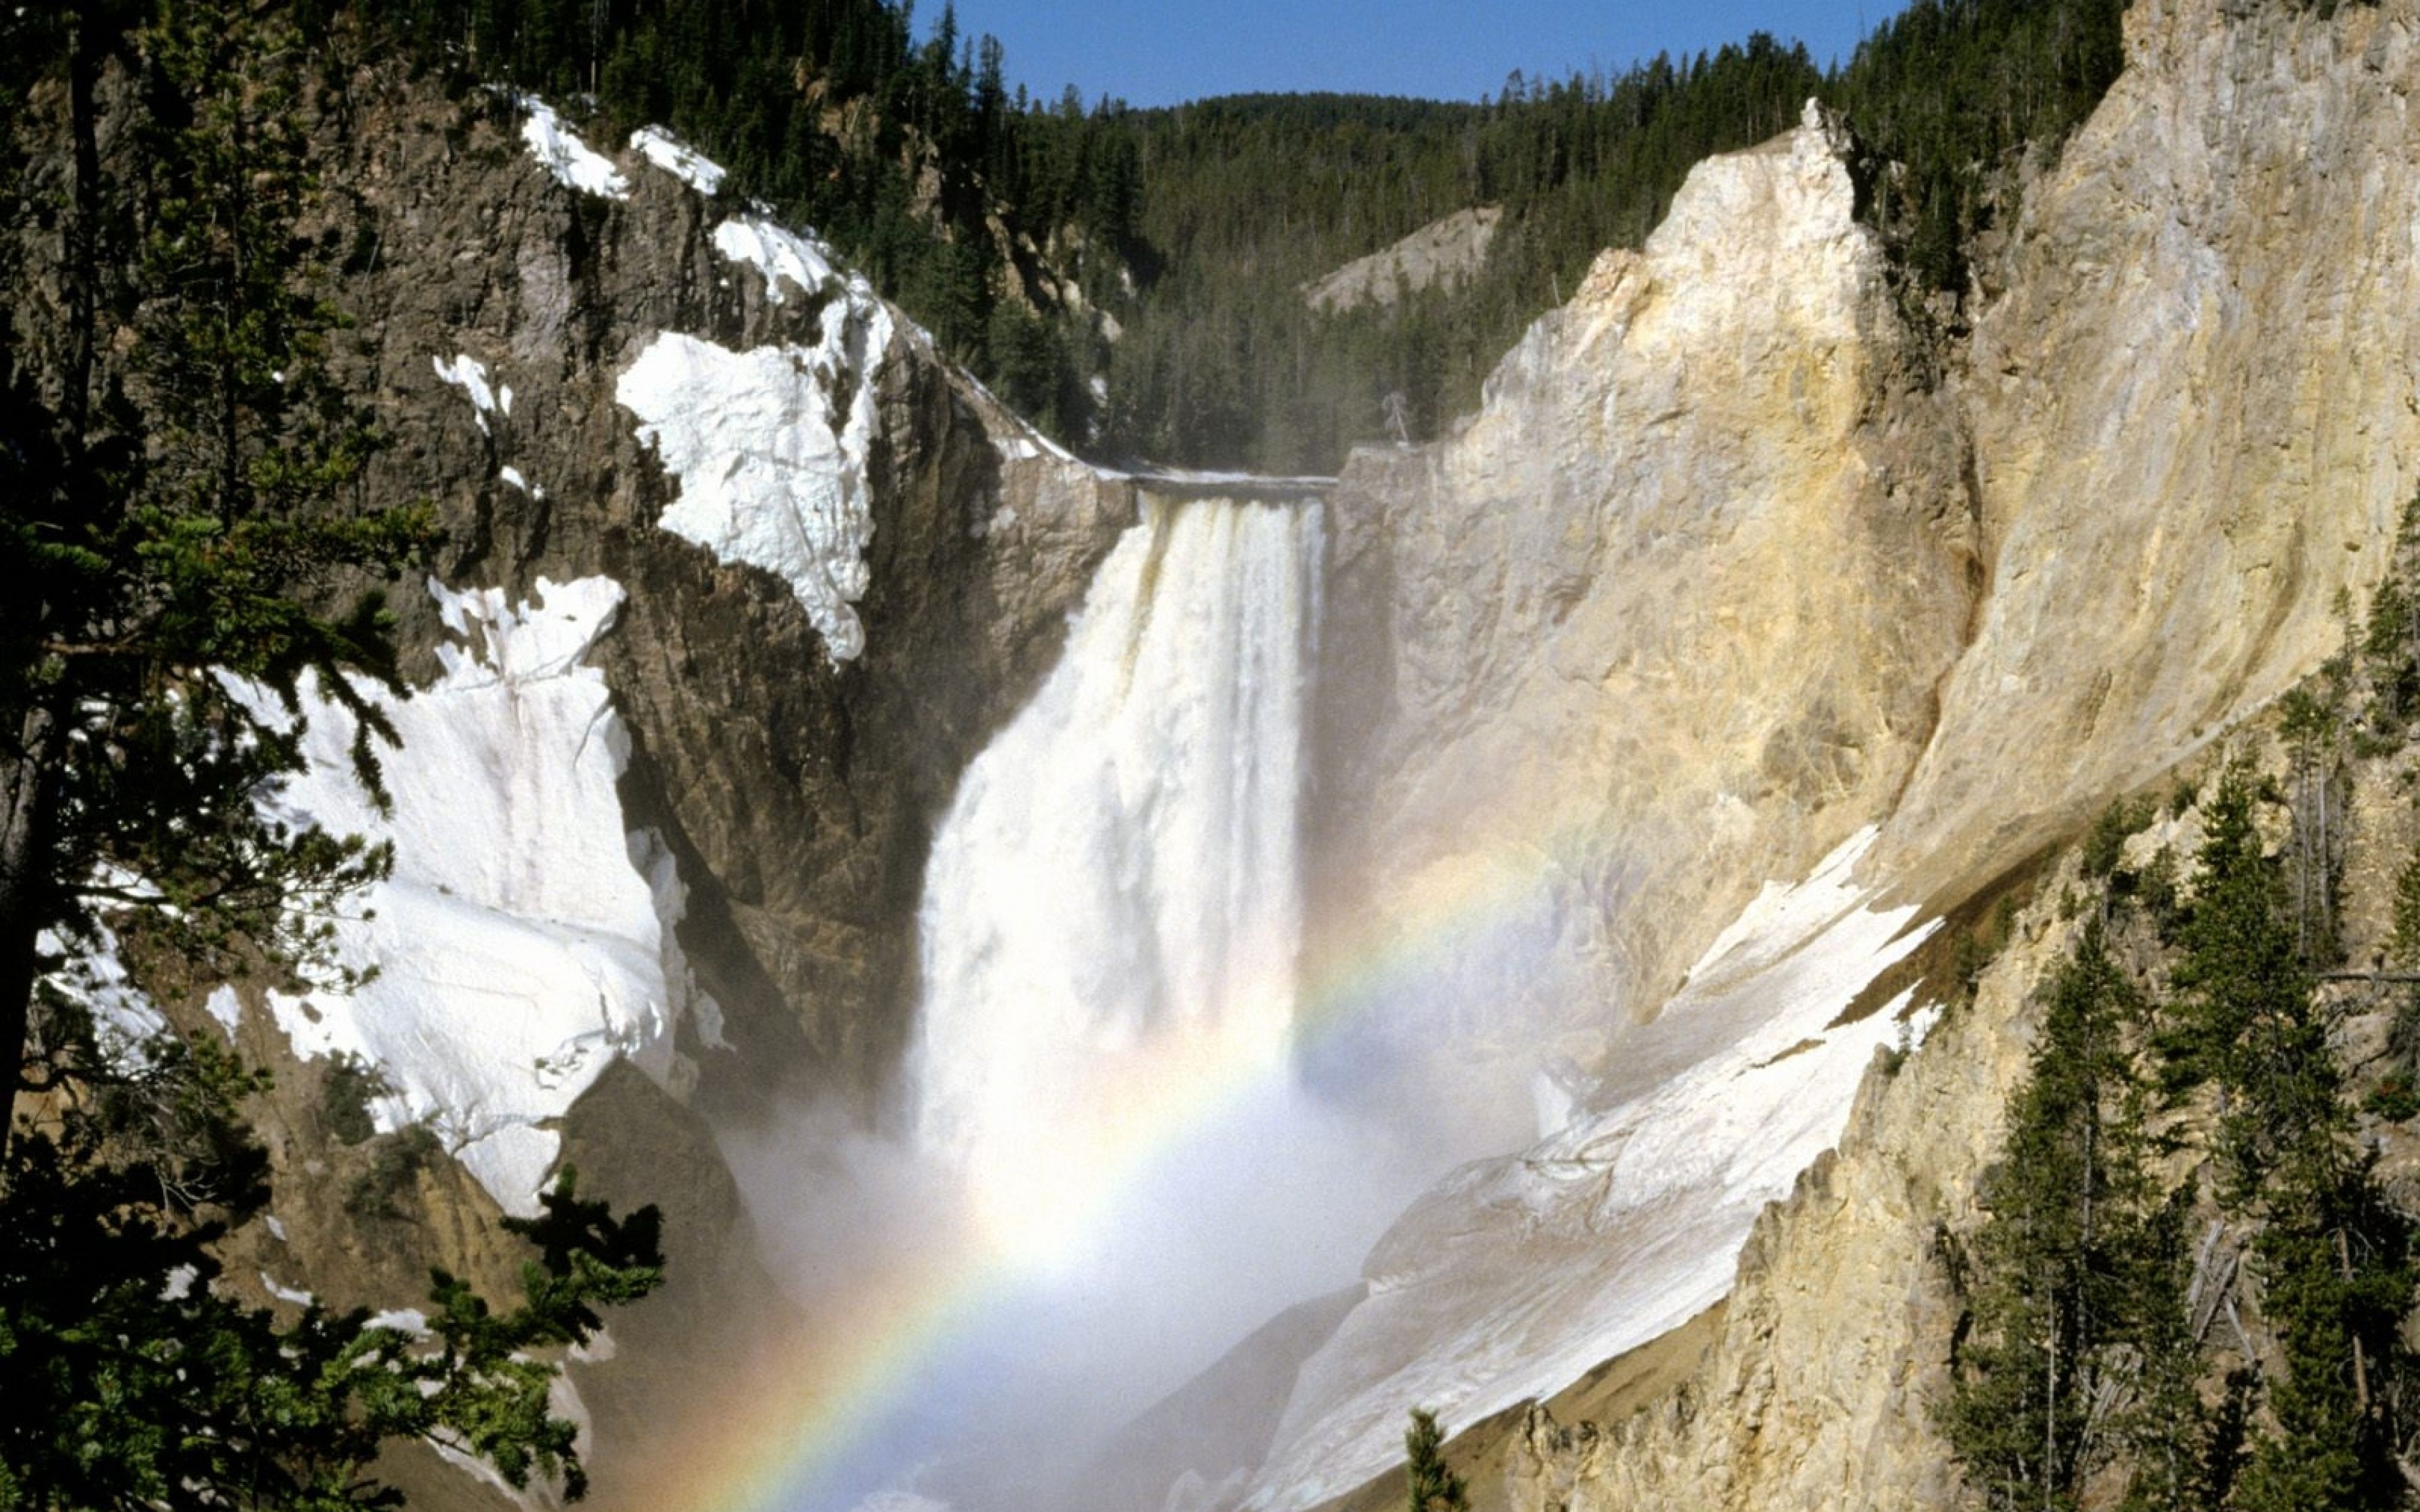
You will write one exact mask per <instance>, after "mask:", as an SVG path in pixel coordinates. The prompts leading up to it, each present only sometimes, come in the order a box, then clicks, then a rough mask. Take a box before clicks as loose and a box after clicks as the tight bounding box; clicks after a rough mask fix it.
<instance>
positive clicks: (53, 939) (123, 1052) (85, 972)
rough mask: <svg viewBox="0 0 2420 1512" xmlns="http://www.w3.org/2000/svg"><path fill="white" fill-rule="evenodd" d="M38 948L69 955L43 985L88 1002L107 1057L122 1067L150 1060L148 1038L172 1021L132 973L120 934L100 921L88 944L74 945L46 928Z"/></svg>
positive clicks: (164, 1030) (96, 1036) (103, 1055)
mask: <svg viewBox="0 0 2420 1512" xmlns="http://www.w3.org/2000/svg"><path fill="white" fill-rule="evenodd" d="M34 949H36V950H37V951H38V952H39V953H40V954H42V955H44V956H57V957H64V958H65V959H64V960H62V962H61V964H60V965H59V967H58V969H56V970H55V971H53V972H52V973H51V974H50V975H48V976H46V977H44V978H43V979H42V983H43V985H44V986H46V987H48V988H50V989H51V990H52V991H54V992H57V993H59V994H61V995H65V996H66V997H68V998H70V1000H72V1001H74V1002H78V1003H81V1004H83V1005H84V1008H85V1011H87V1012H89V1013H90V1014H91V1015H92V1030H93V1038H94V1041H95V1044H94V1048H95V1049H97V1050H99V1051H100V1052H101V1058H102V1059H103V1060H105V1061H107V1062H108V1063H109V1064H110V1065H113V1066H116V1067H118V1068H119V1069H121V1070H125V1071H134V1070H139V1069H141V1068H142V1067H143V1066H144V1065H145V1064H146V1062H147V1057H146V1056H145V1054H144V1043H145V1041H148V1040H151V1039H153V1038H155V1037H157V1036H159V1035H163V1034H165V1033H167V1032H168V1021H167V1020H166V1019H165V1018H163V1017H162V1016H161V1013H160V1010H159V1009H158V1008H156V1007H154V1006H153V1005H152V1002H151V998H150V996H149V995H147V993H145V992H144V991H143V990H142V989H141V988H139V987H137V986H135V985H134V980H133V979H132V977H130V976H129V975H127V971H126V963H125V961H124V959H123V958H121V957H120V955H119V954H118V944H117V934H116V932H115V931H113V930H111V929H110V928H109V927H108V926H107V925H105V924H95V925H94V926H93V937H92V939H91V941H90V942H89V944H88V946H87V947H86V948H85V949H70V948H69V947H68V946H67V944H66V943H65V942H64V941H62V940H61V939H60V938H59V936H58V935H57V934H56V933H53V932H51V931H49V930H44V931H43V932H42V933H40V934H39V936H37V937H36V939H35V941H34Z"/></svg>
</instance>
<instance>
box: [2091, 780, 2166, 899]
mask: <svg viewBox="0 0 2420 1512" xmlns="http://www.w3.org/2000/svg"><path fill="white" fill-rule="evenodd" d="M2151 816H2152V808H2151V802H2150V800H2149V799H2148V798H2137V799H2134V800H2133V801H2132V802H2129V801H2127V800H2126V799H2123V798H2119V799H2118V800H2117V801H2115V802H2113V803H2111V804H2110V805H2109V807H2108V808H2106V809H2104V810H2102V813H2101V817H2100V818H2099V819H2097V820H2095V821H2093V825H2092V828H2091V830H2090V831H2089V832H2088V833H2087V834H2086V836H2085V838H2084V857H2083V865H2084V874H2085V875H2086V876H2087V877H2090V878H2092V879H2094V880H2095V881H2102V880H2106V879H2107V878H2109V877H2110V876H2111V875H2112V874H2114V873H2115V872H2117V870H2118V861H2119V860H2120V859H2122V858H2123V857H2124V856H2125V853H2126V841H2128V840H2130V839H2132V838H2133V836H2134V834H2135V833H2136V832H2137V831H2139V830H2141V829H2142V827H2143V826H2144V825H2148V824H2149V823H2150V822H2151Z"/></svg>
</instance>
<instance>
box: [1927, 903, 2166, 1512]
mask: <svg viewBox="0 0 2420 1512" xmlns="http://www.w3.org/2000/svg"><path fill="white" fill-rule="evenodd" d="M2142 1007H2143V1005H2142V1001H2141V997H2140V995H2138V994H2137V993H2136V992H2135V990H2134V988H2133V983H2132V982H2131V981H2129V980H2127V978H2126V976H2125V974H2124V973H2123V972H2122V971H2120V970H2119V969H2118V966H2117V964H2116V963H2115V962H2114V961H2112V960H2111V958H2110V956H2109V953H2108V949H2107V946H2106V942H2105V939H2104V936H2103V930H2102V925H2101V924H2100V923H2099V922H2098V921H2095V922H2094V923H2093V924H2091V925H2089V926H2088V927H2087V928H2086V932H2085V935H2084V939H2083V941H2082V942H2081V944H2080V945H2079V946H2078V948H2077V949H2076V952H2075V955H2074V956H2073V957H2072V958H2071V960H2070V961H2068V962H2067V963H2066V964H2063V965H2062V966H2061V967H2060V968H2059V970H2058V972H2057V975H2056V976H2055V977H2054V978H2053V980H2052V982H2051V985H2050V988H2049V991H2048V993H2047V995H2046V1000H2045V1002H2044V1006H2043V1013H2042V1025H2041V1030H2040V1039H2039V1040H2038V1041H2036V1043H2035V1046H2034V1051H2033V1055H2032V1057H2031V1058H2030V1061H2029V1064H2028V1071H2027V1075H2026V1079H2025V1081H2024V1084H2023V1085H2022V1086H2021V1087H2020V1088H2018V1090H2017V1091H2016V1093H2015V1094H2014V1095H2013V1097H2012V1098H2011V1100H2010V1103H2009V1142H2008V1147H2007V1150H2006V1153H2005V1154H2004V1156H2003V1158H2002V1163H2001V1165H2000V1166H1999V1168H1998V1171H1999V1174H1998V1177H1997V1180H1996V1182H1995V1184H1994V1186H1993V1190H1992V1192H1991V1196H1990V1200H1991V1207H1992V1216H1991V1220H1990V1222H1989V1223H1987V1224H1986V1225H1985V1226H1984V1227H1983V1228H1982V1230H1981V1231H1980V1232H1979V1233H1978V1235H1977V1236H1976V1239H1975V1242H1974V1245H1973V1249H1972V1254H1971V1257H1970V1260H1969V1264H1968V1270H1967V1281H1966V1295H1967V1310H1968V1316H1969V1319H1970V1321H1969V1325H1968V1332H1967V1334H1966V1338H1965V1342H1964V1344H1963V1345H1962V1348H1961V1350H1960V1351H1959V1357H1958V1360H1957V1375H1956V1380H1955V1384H1954V1385H1953V1387H1952V1390H1951V1393H1950V1396H1949V1397H1948V1398H1947V1401H1946V1403H1945V1404H1944V1406H1943V1408H1942V1411H1941V1413H1940V1422H1941V1427H1942V1429H1943V1432H1944V1434H1945V1436H1946V1437H1947V1440H1948V1442H1949V1445H1950V1450H1951V1452H1952V1453H1953V1454H1954V1455H1955V1456H1956V1457H1957V1458H1958V1459H1959V1461H1960V1463H1961V1464H1962V1466H1963V1467H1964V1470H1965V1476H1966V1483H1967V1485H1968V1486H1969V1487H1970V1488H1971V1489H1974V1490H1976V1491H1977V1492H1978V1493H1979V1494H1980V1495H1981V1496H1982V1498H1983V1500H1984V1502H1985V1504H1987V1505H1992V1506H2004V1505H2006V1506H2015V1505H2024V1506H2040V1507H2063V1506H2072V1505H2074V1504H2075V1498H2076V1496H2077V1494H2078V1492H2079V1491H2080V1490H2081V1489H2082V1487H2083V1485H2084V1481H2085V1478H2086V1476H2087V1475H2088V1474H2090V1473H2092V1472H2093V1471H2094V1470H2095V1469H2097V1468H2098V1467H2099V1466H2100V1465H2101V1464H2102V1463H2103V1462H2104V1461H2105V1460H2106V1459H2107V1458H2108V1457H2109V1455H2110V1454H2111V1452H2112V1451H2113V1449H2114V1448H2115V1447H2116V1443H2117V1441H2116V1437H2115V1434H2114V1432H2113V1424H2112V1423H2111V1422H2110V1421H2109V1419H2108V1416H2107V1409H2106V1404H2107V1403H2108V1402H2109V1401H2110V1400H2111V1399H2112V1398H2113V1397H2114V1396H2117V1395H2118V1394H2119V1393H2121V1392H2124V1391H2126V1390H2128V1389H2129V1388H2131V1386H2132V1384H2133V1377H2134V1375H2135V1372H2136V1368H2137V1365H2138V1364H2139V1361H2140V1359H2141V1350H2140V1348H2139V1344H2138V1342H2137V1341H2138V1336H2139V1335H2140V1332H2141V1323H2142V1319H2143V1316H2144V1314H2145V1312H2146V1310H2147V1307H2148V1306H2149V1302H2150V1301H2151V1300H2155V1299H2147V1295H2146V1293H2147V1290H2153V1289H2156V1288H2149V1287H2147V1285H2146V1283H2147V1280H2155V1279H2157V1278H2158V1277H2160V1276H2161V1275H2163V1274H2164V1269H2163V1268H2161V1267H2158V1266H2156V1265H2154V1266H2151V1267H2148V1268H2147V1267H2146V1265H2145V1263H2144V1261H2143V1258H2142V1257H2143V1255H2144V1254H2145V1252H2146V1251H2147V1250H2149V1251H2152V1252H2153V1253H2155V1254H2156V1253H2157V1252H2158V1251H2159V1250H2160V1249H2161V1248H2162V1246H2161V1245H2160V1243H2159V1241H2160V1238H2161V1234H2162V1230H2161V1228H2160V1226H2159V1224H2158V1223H2157V1222H2156V1221H2155V1213H2156V1211H2157V1208H2156V1203H2155V1194H2154V1193H2153V1191H2152V1187H2151V1182H2150V1179H2149V1174H2148V1171H2147V1167H2146V1142H2145V1136H2144V1134H2143V1129H2142V1116H2143V1107H2142V1098H2141V1095H2140V1092H2139V1090H2138V1089H2137V1087H2136V1082H2135V1078H2134V1076H2133V1064H2132V1059H2131V1057H2130V1056H2129V1054H2128V1052H2127V1049H2126V1044H2125V1035H2126V1032H2127V1031H2128V1029H2129V1028H2130V1026H2133V1025H2134V1024H2136V1023H2137V1022H2138V1021H2139V1020H2140V1018H2141V1015H2142ZM2167 1247H2169V1248H2172V1247H2173V1245H2172V1244H2170V1245H2169V1246H2167Z"/></svg>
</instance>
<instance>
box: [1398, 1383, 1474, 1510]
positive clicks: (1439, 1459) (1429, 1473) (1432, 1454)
mask: <svg viewBox="0 0 2420 1512" xmlns="http://www.w3.org/2000/svg"><path fill="white" fill-rule="evenodd" d="M1404 1474H1405V1476H1406V1478H1407V1479H1408V1480H1409V1481H1410V1483H1411V1495H1410V1501H1409V1506H1410V1508H1411V1512H1462V1509H1464V1508H1466V1507H1467V1506H1469V1505H1470V1495H1469V1490H1468V1489H1467V1488H1466V1487H1465V1486H1464V1485H1463V1480H1462V1477H1461V1476H1460V1475H1457V1474H1455V1473H1453V1472H1452V1471H1451V1470H1450V1469H1448V1468H1447V1466H1446V1462H1445V1430H1444V1429H1443V1428H1440V1427H1437V1420H1436V1414H1435V1412H1430V1411H1428V1410H1427V1409H1426V1408H1421V1407H1415V1408H1413V1409H1412V1426H1411V1427H1408V1428H1405V1429H1404Z"/></svg>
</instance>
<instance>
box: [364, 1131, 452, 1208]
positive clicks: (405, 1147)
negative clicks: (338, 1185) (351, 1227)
mask: <svg viewBox="0 0 2420 1512" xmlns="http://www.w3.org/2000/svg"><path fill="white" fill-rule="evenodd" d="M368 1143H369V1160H368V1162H367V1164H365V1165H364V1166H363V1167H362V1169H361V1171H360V1172H359V1173H358V1174H357V1175H355V1176H354V1177H353V1179H352V1180H351V1181H349V1183H347V1185H346V1187H345V1211H346V1213H347V1214H348V1215H349V1216H350V1217H354V1218H359V1219H362V1220H364V1221H375V1220H378V1219H381V1218H399V1217H402V1216H403V1211H402V1209H401V1207H400V1203H401V1200H402V1197H403V1195H404V1193H405V1192H406V1191H407V1190H408V1189H410V1187H411V1184H412V1182H413V1181H414V1180H417V1179H418V1178H419V1176H420V1173H421V1172H422V1171H424V1170H426V1169H427V1168H428V1165H429V1163H430V1162H432V1161H434V1160H436V1159H437V1157H438V1156H439V1155H440V1154H442V1153H443V1146H442V1145H441V1144H440V1143H439V1142H438V1138H437V1134H436V1132H435V1131H434V1130H432V1129H430V1128H429V1127H428V1126H427V1124H423V1123H410V1124H406V1125H404V1126H403V1127H402V1128H400V1129H397V1130H396V1131H395V1132H394V1133H393V1134H379V1135H377V1136H376V1137H375V1138H374V1139H372V1140H370V1141H369V1142H368Z"/></svg>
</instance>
